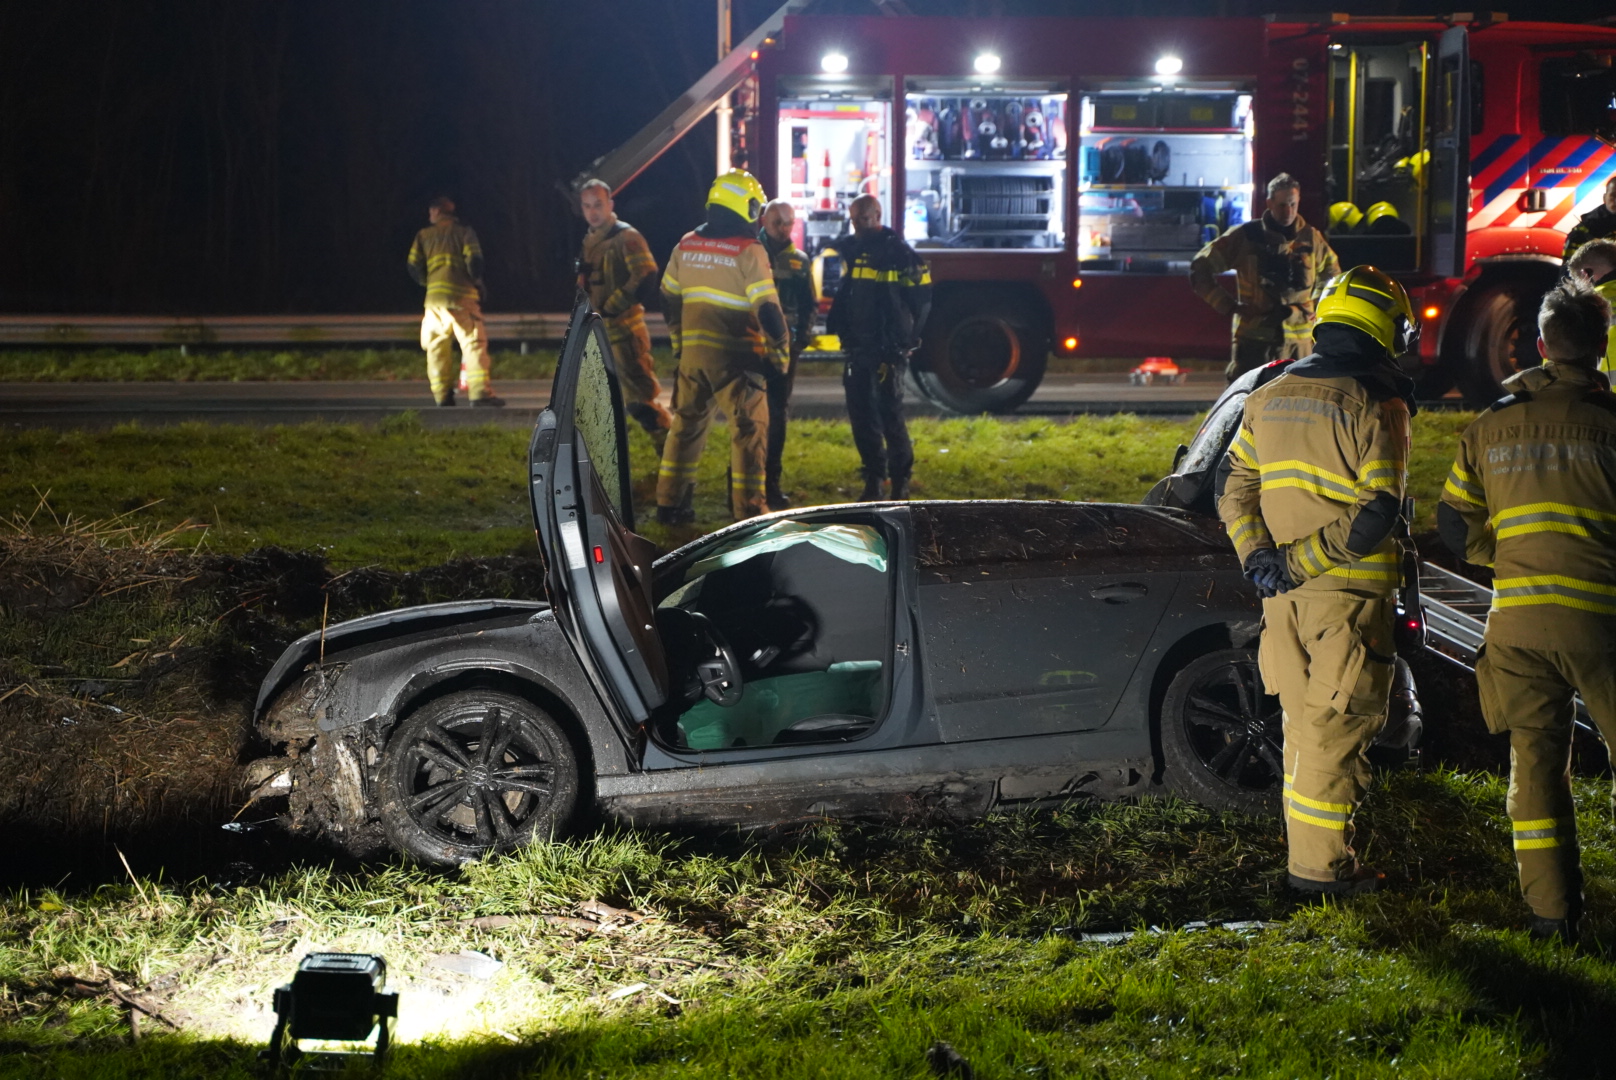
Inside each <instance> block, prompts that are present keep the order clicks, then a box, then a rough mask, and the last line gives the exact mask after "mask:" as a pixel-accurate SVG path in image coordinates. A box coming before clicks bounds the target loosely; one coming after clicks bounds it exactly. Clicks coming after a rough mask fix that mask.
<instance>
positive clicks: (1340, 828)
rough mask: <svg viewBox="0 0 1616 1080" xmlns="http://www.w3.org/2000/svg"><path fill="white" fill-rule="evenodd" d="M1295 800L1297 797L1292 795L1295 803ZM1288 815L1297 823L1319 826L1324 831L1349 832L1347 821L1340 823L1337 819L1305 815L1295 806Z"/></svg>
mask: <svg viewBox="0 0 1616 1080" xmlns="http://www.w3.org/2000/svg"><path fill="white" fill-rule="evenodd" d="M1295 799H1296V796H1295V795H1292V796H1291V800H1292V802H1294V801H1295ZM1287 813H1288V814H1289V816H1290V817H1292V818H1294V819H1295V820H1297V821H1305V822H1307V824H1309V825H1317V826H1319V827H1320V828H1324V829H1334V830H1335V831H1336V832H1346V831H1347V823H1346V822H1345V821H1339V820H1336V819H1335V818H1321V817H1315V816H1314V815H1312V814H1304V813H1303V812H1302V811H1300V810H1298V809H1296V807H1295V806H1292V807H1291V808H1290V809H1289V810H1288V811H1287Z"/></svg>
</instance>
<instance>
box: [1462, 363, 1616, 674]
mask: <svg viewBox="0 0 1616 1080" xmlns="http://www.w3.org/2000/svg"><path fill="white" fill-rule="evenodd" d="M1504 389H1506V390H1508V391H1510V396H1509V397H1506V398H1504V399H1502V400H1501V401H1498V402H1496V403H1495V404H1494V405H1493V406H1492V408H1491V409H1489V410H1488V411H1487V412H1485V413H1483V414H1482V415H1481V416H1479V417H1477V418H1476V420H1475V422H1474V423H1472V424H1471V425H1470V426H1469V427H1468V428H1466V429H1465V433H1464V435H1463V436H1461V437H1460V439H1459V451H1458V454H1457V455H1456V456H1455V458H1454V462H1453V468H1452V470H1450V471H1449V473H1448V480H1447V483H1446V484H1445V485H1444V486H1443V490H1442V505H1441V506H1439V507H1438V509H1437V515H1438V516H1437V524H1438V526H1439V528H1440V529H1441V532H1442V538H1443V540H1444V541H1446V542H1447V544H1448V546H1449V547H1452V548H1454V549H1455V551H1457V552H1461V553H1462V555H1463V557H1464V558H1465V559H1466V560H1467V561H1469V562H1473V563H1477V564H1479V565H1482V566H1490V567H1492V568H1493V606H1492V611H1491V612H1490V613H1489V615H1488V616H1487V640H1488V641H1496V642H1499V643H1500V644H1504V645H1514V646H1519V647H1522V648H1532V649H1549V650H1567V651H1576V650H1587V649H1593V648H1599V647H1608V646H1609V645H1610V644H1611V643H1612V642H1613V641H1616V394H1612V393H1611V392H1610V383H1609V381H1608V380H1607V379H1606V378H1605V376H1604V375H1603V374H1601V373H1600V372H1597V371H1593V370H1590V369H1587V368H1580V367H1576V366H1574V365H1571V364H1556V363H1545V364H1544V365H1543V366H1542V367H1536V368H1528V369H1527V370H1525V371H1523V372H1521V373H1520V374H1518V375H1513V376H1511V377H1510V378H1508V379H1506V380H1505V381H1504Z"/></svg>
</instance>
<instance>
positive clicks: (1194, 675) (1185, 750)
mask: <svg viewBox="0 0 1616 1080" xmlns="http://www.w3.org/2000/svg"><path fill="white" fill-rule="evenodd" d="M1160 725H1161V726H1160V734H1161V751H1162V765H1163V774H1162V782H1163V783H1164V784H1165V785H1166V786H1167V788H1168V789H1169V790H1171V791H1172V792H1173V793H1174V794H1177V795H1181V796H1183V797H1184V798H1187V799H1191V800H1193V801H1195V802H1198V803H1201V804H1202V805H1204V806H1209V807H1212V808H1213V809H1217V810H1243V811H1246V812H1248V813H1251V812H1267V811H1273V810H1277V809H1278V807H1279V793H1280V789H1281V786H1282V783H1283V780H1284V773H1285V768H1284V749H1283V747H1284V738H1285V736H1284V722H1283V717H1282V714H1281V712H1280V708H1279V699H1278V698H1277V697H1273V696H1272V695H1269V694H1265V693H1264V692H1263V684H1262V676H1261V674H1259V673H1258V670H1257V657H1256V654H1255V652H1254V651H1253V650H1251V649H1220V650H1218V651H1217V652H1213V653H1208V654H1206V655H1205V656H1201V657H1198V658H1196V659H1195V660H1193V661H1191V662H1190V663H1189V664H1188V665H1186V666H1185V667H1184V669H1183V670H1181V671H1180V672H1179V673H1178V674H1177V675H1176V676H1174V677H1173V681H1172V684H1171V685H1170V686H1169V687H1168V688H1167V695H1166V697H1165V699H1164V700H1163V702H1162V711H1161V716H1160Z"/></svg>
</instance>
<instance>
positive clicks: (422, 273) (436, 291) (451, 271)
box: [409, 214, 483, 307]
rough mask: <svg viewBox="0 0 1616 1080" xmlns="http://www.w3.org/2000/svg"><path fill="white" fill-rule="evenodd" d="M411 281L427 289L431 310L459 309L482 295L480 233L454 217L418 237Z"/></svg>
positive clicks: (445, 218) (441, 217)
mask: <svg viewBox="0 0 1616 1080" xmlns="http://www.w3.org/2000/svg"><path fill="white" fill-rule="evenodd" d="M409 268H410V277H412V278H414V279H415V283H416V284H417V285H425V286H426V306H427V307H455V306H457V305H458V304H459V303H460V302H461V301H462V300H468V299H469V300H476V299H478V297H479V296H480V295H481V293H482V279H483V246H482V245H481V244H479V243H478V242H477V233H476V231H475V230H473V229H472V227H471V226H470V225H466V224H463V223H462V222H461V221H460V219H459V218H457V217H455V216H454V215H453V214H439V215H438V220H437V222H436V223H434V224H432V225H428V226H427V227H426V228H424V229H422V230H421V231H420V232H418V233H416V234H415V244H414V245H413V246H412V247H411V248H410V260H409Z"/></svg>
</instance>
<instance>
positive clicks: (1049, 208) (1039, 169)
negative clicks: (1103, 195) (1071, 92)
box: [903, 79, 1066, 248]
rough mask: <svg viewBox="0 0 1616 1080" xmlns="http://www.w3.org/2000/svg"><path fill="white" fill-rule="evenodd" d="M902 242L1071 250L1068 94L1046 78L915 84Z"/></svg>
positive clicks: (910, 88) (910, 87) (909, 109)
mask: <svg viewBox="0 0 1616 1080" xmlns="http://www.w3.org/2000/svg"><path fill="white" fill-rule="evenodd" d="M907 92H908V93H907V97H906V99H905V109H904V114H905V130H904V143H905V147H906V151H907V152H906V153H905V156H904V157H905V164H904V170H905V177H906V182H905V188H906V190H905V192H904V217H903V234H904V238H905V239H906V240H908V241H909V242H910V243H911V244H914V245H915V246H916V247H951V248H1060V247H1064V246H1065V244H1066V221H1065V217H1066V215H1065V204H1066V94H1065V93H1063V92H1061V91H1060V89H1059V88H1058V86H1056V84H1054V83H1052V82H1048V81H1036V82H1028V81H1024V80H1018V81H1015V82H1007V81H1003V80H994V81H993V82H992V83H991V84H984V83H980V82H977V83H971V82H966V81H961V80H958V79H955V80H944V79H911V80H909V82H908V84H907Z"/></svg>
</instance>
